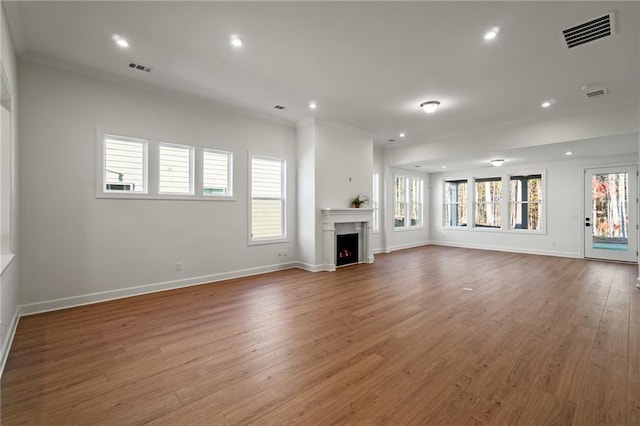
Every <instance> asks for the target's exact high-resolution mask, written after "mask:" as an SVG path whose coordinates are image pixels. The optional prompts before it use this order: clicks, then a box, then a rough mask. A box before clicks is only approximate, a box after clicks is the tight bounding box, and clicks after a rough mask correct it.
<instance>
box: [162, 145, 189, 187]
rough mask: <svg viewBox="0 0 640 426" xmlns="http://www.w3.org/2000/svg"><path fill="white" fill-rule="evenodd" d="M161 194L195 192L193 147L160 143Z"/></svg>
mask: <svg viewBox="0 0 640 426" xmlns="http://www.w3.org/2000/svg"><path fill="white" fill-rule="evenodd" d="M158 192H159V193H160V194H193V147H191V146H186V145H172V144H171V145H170V144H164V143H163V144H160V187H159V191H158Z"/></svg>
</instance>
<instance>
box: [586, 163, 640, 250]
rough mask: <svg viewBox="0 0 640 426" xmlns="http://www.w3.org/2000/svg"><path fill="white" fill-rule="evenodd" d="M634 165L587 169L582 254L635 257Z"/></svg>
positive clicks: (635, 194)
mask: <svg viewBox="0 0 640 426" xmlns="http://www.w3.org/2000/svg"><path fill="white" fill-rule="evenodd" d="M637 173H638V167H637V166H622V167H607V168H598V169H586V170H585V174H584V200H585V207H584V213H585V217H584V257H589V258H593V259H606V260H619V261H624V262H637V261H638V252H637V250H638V231H637V224H638V216H637V206H638V204H637V198H636V197H637V189H636V182H637V177H636V176H637Z"/></svg>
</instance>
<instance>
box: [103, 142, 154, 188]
mask: <svg viewBox="0 0 640 426" xmlns="http://www.w3.org/2000/svg"><path fill="white" fill-rule="evenodd" d="M103 178H104V191H106V192H133V193H142V194H144V193H146V192H147V141H146V140H144V139H134V138H126V137H123V136H115V135H104V176H103Z"/></svg>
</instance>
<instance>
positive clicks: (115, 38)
mask: <svg viewBox="0 0 640 426" xmlns="http://www.w3.org/2000/svg"><path fill="white" fill-rule="evenodd" d="M111 39H112V40H113V41H115V42H116V44H117V45H118V46H119V47H122V48H125V49H126V48H127V47H129V42H128V41H127V39H126V38H124V37H120V36H119V35H118V34H114V35H113V36H112V37H111Z"/></svg>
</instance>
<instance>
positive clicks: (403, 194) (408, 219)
mask: <svg viewBox="0 0 640 426" xmlns="http://www.w3.org/2000/svg"><path fill="white" fill-rule="evenodd" d="M394 189H395V194H394V201H395V202H394V226H395V228H411V227H420V226H422V212H423V203H422V199H423V198H422V190H423V180H422V179H419V178H413V177H407V176H396V177H395V186H394Z"/></svg>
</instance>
